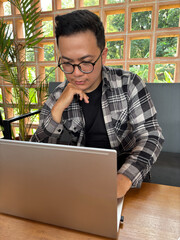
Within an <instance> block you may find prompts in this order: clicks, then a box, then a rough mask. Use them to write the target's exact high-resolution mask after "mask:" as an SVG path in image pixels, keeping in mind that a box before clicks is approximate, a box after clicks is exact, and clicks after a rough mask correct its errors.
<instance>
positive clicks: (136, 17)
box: [131, 11, 152, 31]
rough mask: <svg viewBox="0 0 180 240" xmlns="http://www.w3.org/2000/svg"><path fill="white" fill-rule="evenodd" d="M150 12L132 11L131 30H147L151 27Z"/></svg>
mask: <svg viewBox="0 0 180 240" xmlns="http://www.w3.org/2000/svg"><path fill="white" fill-rule="evenodd" d="M151 18H152V12H151V11H145V12H134V13H132V25H131V30H132V31H135V30H148V29H151Z"/></svg>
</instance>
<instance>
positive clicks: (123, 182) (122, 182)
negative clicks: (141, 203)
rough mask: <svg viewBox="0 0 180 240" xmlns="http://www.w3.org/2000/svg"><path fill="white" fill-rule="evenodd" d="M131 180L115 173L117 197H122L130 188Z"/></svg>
mask: <svg viewBox="0 0 180 240" xmlns="http://www.w3.org/2000/svg"><path fill="white" fill-rule="evenodd" d="M131 185H132V182H131V180H130V179H129V178H128V177H126V176H124V175H122V174H118V175H117V198H122V197H124V195H125V194H126V193H127V191H128V190H129V189H130V188H131Z"/></svg>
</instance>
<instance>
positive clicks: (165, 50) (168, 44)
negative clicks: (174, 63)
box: [156, 37, 178, 57]
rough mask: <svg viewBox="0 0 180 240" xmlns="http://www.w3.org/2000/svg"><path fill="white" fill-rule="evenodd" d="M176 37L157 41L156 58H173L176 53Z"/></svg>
mask: <svg viewBox="0 0 180 240" xmlns="http://www.w3.org/2000/svg"><path fill="white" fill-rule="evenodd" d="M177 43H178V39H177V37H164V38H158V39H157V47H156V57H175V56H176V51H177Z"/></svg>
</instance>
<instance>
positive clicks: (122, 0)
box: [106, 0, 125, 4]
mask: <svg viewBox="0 0 180 240" xmlns="http://www.w3.org/2000/svg"><path fill="white" fill-rule="evenodd" d="M123 2H125V0H107V1H106V3H107V4H113V3H123Z"/></svg>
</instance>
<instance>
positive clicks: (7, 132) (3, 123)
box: [0, 82, 60, 140]
mask: <svg viewBox="0 0 180 240" xmlns="http://www.w3.org/2000/svg"><path fill="white" fill-rule="evenodd" d="M59 84H60V82H50V83H49V94H50V93H52V92H53V90H54V89H55V87H57V86H58V85H59ZM40 112H41V110H36V111H34V112H30V113H26V114H23V115H20V116H16V117H12V118H9V119H5V120H3V119H2V115H1V112H0V127H1V128H2V132H3V136H4V139H10V140H11V139H12V131H11V123H13V122H15V121H18V120H21V119H24V118H27V117H30V116H33V115H35V114H39V113H40Z"/></svg>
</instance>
